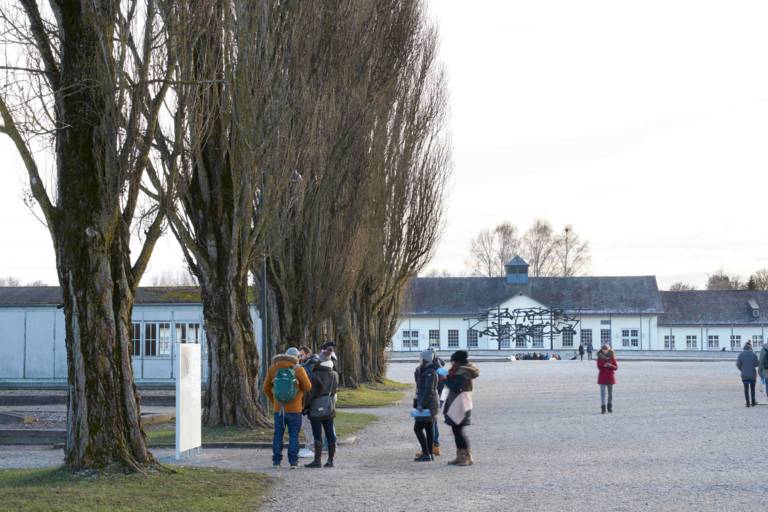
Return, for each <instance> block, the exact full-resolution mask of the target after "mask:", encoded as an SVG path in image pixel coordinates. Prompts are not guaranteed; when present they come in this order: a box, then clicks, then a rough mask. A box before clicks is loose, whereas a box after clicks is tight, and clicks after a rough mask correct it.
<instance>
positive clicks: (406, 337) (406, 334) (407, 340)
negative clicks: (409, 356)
mask: <svg viewBox="0 0 768 512" xmlns="http://www.w3.org/2000/svg"><path fill="white" fill-rule="evenodd" d="M402 339H403V348H411V331H409V330H405V331H403V334H402Z"/></svg>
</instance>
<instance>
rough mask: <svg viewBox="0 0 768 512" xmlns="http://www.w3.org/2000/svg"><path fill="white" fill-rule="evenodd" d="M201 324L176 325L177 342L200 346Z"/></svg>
mask: <svg viewBox="0 0 768 512" xmlns="http://www.w3.org/2000/svg"><path fill="white" fill-rule="evenodd" d="M200 334H201V331H200V324H176V341H177V342H179V343H193V344H195V345H199V344H200Z"/></svg>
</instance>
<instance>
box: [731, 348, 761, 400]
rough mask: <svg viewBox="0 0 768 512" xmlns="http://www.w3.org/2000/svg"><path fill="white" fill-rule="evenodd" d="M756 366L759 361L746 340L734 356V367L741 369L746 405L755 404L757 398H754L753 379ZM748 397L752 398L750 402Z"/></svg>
mask: <svg viewBox="0 0 768 512" xmlns="http://www.w3.org/2000/svg"><path fill="white" fill-rule="evenodd" d="M758 366H760V361H759V360H758V358H757V356H756V355H755V352H754V351H753V350H752V343H751V342H750V341H747V342H746V343H745V344H744V350H742V351H741V353H740V354H739V357H738V358H736V367H737V368H738V369H739V370H741V382H742V384H744V400H746V402H747V407H749V406H750V405H751V406H752V407H754V406H756V405H757V400H755V381H757V370H756V368H757V367H758ZM750 398H751V399H752V400H751V402H750Z"/></svg>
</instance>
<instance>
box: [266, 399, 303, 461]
mask: <svg viewBox="0 0 768 512" xmlns="http://www.w3.org/2000/svg"><path fill="white" fill-rule="evenodd" d="M286 425H287V426H288V463H289V464H290V465H291V466H295V465H297V464H298V463H299V431H300V430H301V413H298V412H286V413H279V412H276V413H275V435H274V437H273V438H272V464H280V462H281V461H282V460H283V435H284V434H285V427H286Z"/></svg>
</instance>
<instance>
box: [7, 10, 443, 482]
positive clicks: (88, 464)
mask: <svg viewBox="0 0 768 512" xmlns="http://www.w3.org/2000/svg"><path fill="white" fill-rule="evenodd" d="M0 30H2V33H3V35H4V38H5V39H4V40H5V42H6V46H7V48H8V50H9V51H8V52H6V53H5V62H4V63H3V64H4V65H3V66H2V69H3V70H4V73H5V80H4V85H3V87H2V88H1V89H0V118H2V125H0V133H2V134H4V135H5V136H7V137H9V138H10V139H11V141H12V142H13V144H14V146H15V148H16V150H17V151H18V153H19V155H20V157H21V160H22V162H23V164H24V166H25V169H26V171H27V175H28V183H29V190H28V195H29V197H30V198H31V199H32V200H33V201H34V204H35V205H36V208H37V212H38V213H39V215H40V216H41V218H42V219H43V220H44V222H45V224H46V226H47V228H48V230H49V232H50V235H51V239H52V242H53V245H54V249H55V254H56V268H57V273H58V278H59V285H60V287H61V290H62V300H63V311H64V316H65V326H66V349H67V366H68V376H67V379H68V415H67V440H66V445H65V462H66V464H67V466H68V467H70V468H71V469H85V468H94V467H105V466H109V465H112V464H119V465H122V466H124V467H128V468H131V469H133V470H137V471H145V470H146V468H147V467H150V466H153V465H154V464H155V463H156V461H155V459H154V457H153V456H152V454H151V453H150V452H149V450H148V448H147V440H146V435H145V433H144V431H143V428H142V424H141V419H140V418H141V414H140V396H139V394H138V392H137V390H136V387H135V385H134V382H133V371H132V366H131V355H130V347H131V339H130V332H131V329H130V327H131V324H130V322H131V311H132V307H133V301H134V297H135V294H136V290H137V287H138V284H139V282H140V280H141V278H142V276H143V275H144V273H145V272H146V269H147V266H148V264H149V261H150V258H151V255H152V252H153V249H154V246H155V244H156V243H157V240H158V239H159V238H160V236H161V235H162V234H163V233H164V232H167V231H168V232H170V233H172V234H173V235H174V236H175V238H176V239H177V240H178V242H179V244H180V247H181V250H182V253H183V255H184V259H185V262H186V265H187V266H188V268H189V271H190V272H191V274H192V276H194V280H195V281H196V282H197V283H198V284H199V286H200V290H201V298H202V303H203V311H204V321H205V328H206V333H207V343H208V345H209V347H208V354H209V361H208V363H207V364H208V365H209V379H208V383H207V389H206V393H205V403H204V422H205V424H206V425H209V426H215V425H239V426H246V427H250V428H256V427H259V426H262V425H265V424H266V423H267V416H266V414H265V408H264V404H263V403H262V400H261V398H262V397H261V396H260V391H259V390H260V388H261V386H260V382H259V380H260V375H261V372H262V371H263V369H264V367H265V365H266V364H268V362H269V361H268V360H265V359H264V358H263V357H260V354H259V353H258V352H257V350H256V340H255V338H254V328H253V327H254V326H253V322H252V320H251V317H250V302H249V294H250V296H253V295H255V296H257V297H266V301H264V300H261V302H260V303H259V307H260V308H262V309H266V310H267V312H268V313H269V315H268V318H269V319H270V330H269V332H268V333H267V334H268V337H267V351H266V354H264V356H266V357H267V358H268V357H269V356H270V355H271V354H273V353H276V352H278V351H281V350H283V349H284V348H285V347H286V346H287V345H288V344H291V345H302V344H306V345H310V346H312V345H315V344H316V343H317V342H318V341H322V340H323V339H325V338H326V337H327V338H333V339H336V340H338V342H339V352H340V354H341V361H340V366H341V374H342V375H343V376H344V380H345V383H346V384H349V385H355V384H358V383H360V382H365V381H371V380H378V379H381V378H382V377H383V373H384V350H385V347H386V344H387V342H388V340H389V339H391V337H392V335H393V333H394V329H395V327H396V321H397V314H398V311H399V306H400V301H401V298H402V292H403V289H404V286H405V284H406V283H407V281H408V279H409V278H410V277H412V276H414V275H416V274H417V273H418V272H419V271H420V270H421V269H422V268H423V266H424V265H425V264H426V262H427V261H428V259H429V257H430V256H431V254H432V251H433V250H434V246H435V244H436V241H437V238H438V236H439V234H440V231H441V228H442V218H443V215H442V214H443V195H444V193H445V182H446V178H447V175H448V172H449V162H450V151H449V145H448V142H447V138H446V135H445V129H444V124H445V112H446V93H445V78H444V74H443V71H442V69H441V67H440V65H439V64H438V62H437V56H436V53H437V31H436V27H434V26H433V25H432V24H431V23H430V22H429V21H428V16H427V14H426V7H425V5H424V2H423V1H421V0H375V1H374V0H329V1H327V2H298V1H287V2H286V1H282V0H280V1H277V0H274V1H256V0H199V1H197V2H180V1H177V0H99V1H93V2H64V1H61V0H51V1H50V3H48V4H41V3H39V2H38V1H37V0H17V1H15V2H11V3H10V4H6V5H4V6H2V7H0ZM42 154H48V155H53V157H54V162H55V169H54V172H53V173H50V174H48V173H46V172H45V168H44V167H43V165H42V164H41V160H40V158H41V155H42ZM262 276H266V279H263V277H262ZM254 288H255V290H254ZM254 291H255V292H257V293H253V292H254Z"/></svg>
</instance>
